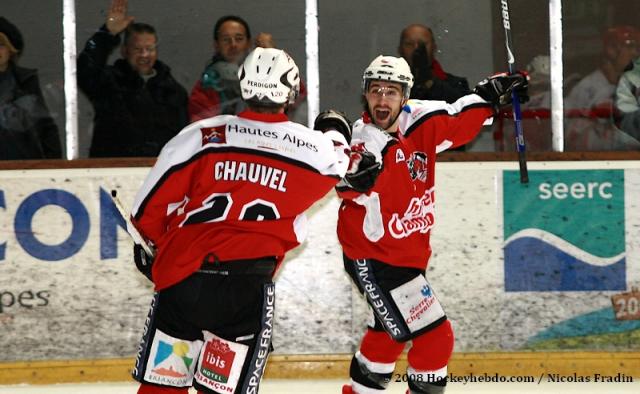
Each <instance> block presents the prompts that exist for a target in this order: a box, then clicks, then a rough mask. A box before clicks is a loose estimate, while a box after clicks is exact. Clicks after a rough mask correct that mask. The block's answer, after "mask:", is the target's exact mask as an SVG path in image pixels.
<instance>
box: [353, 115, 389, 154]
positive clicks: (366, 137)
mask: <svg viewBox="0 0 640 394" xmlns="http://www.w3.org/2000/svg"><path fill="white" fill-rule="evenodd" d="M392 140H394V138H393V137H392V136H390V135H389V134H388V133H387V132H386V131H384V130H382V129H381V128H379V127H378V126H375V125H373V124H371V123H365V122H363V121H362V119H358V120H356V121H355V122H354V123H353V134H352V138H351V146H355V145H357V144H364V147H365V149H366V150H367V151H369V152H371V153H373V154H374V155H375V156H376V160H377V161H379V162H382V151H383V149H384V148H385V147H386V146H387V145H388V144H389V142H390V141H392Z"/></svg>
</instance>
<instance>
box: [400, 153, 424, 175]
mask: <svg viewBox="0 0 640 394" xmlns="http://www.w3.org/2000/svg"><path fill="white" fill-rule="evenodd" d="M403 156H404V155H403ZM407 167H408V168H409V175H411V180H412V181H420V182H427V154H426V153H424V152H413V153H412V154H411V156H410V157H409V160H407Z"/></svg>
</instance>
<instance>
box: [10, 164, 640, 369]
mask: <svg viewBox="0 0 640 394" xmlns="http://www.w3.org/2000/svg"><path fill="white" fill-rule="evenodd" d="M639 167H640V164H639V163H638V162H637V161H613V162H606V161H600V162H595V161H594V162H546V163H545V162H536V163H530V166H529V169H530V171H531V174H530V178H531V182H530V184H529V185H528V186H522V185H519V184H518V182H517V181H514V179H517V164H516V163H501V162H482V163H476V162H474V163H440V164H438V166H437V168H438V175H437V181H436V226H435V229H434V230H433V235H432V247H433V251H434V255H433V257H432V260H431V262H430V267H429V270H428V274H427V275H428V277H429V280H430V282H431V284H432V285H433V286H434V288H435V289H436V292H437V294H438V296H439V298H440V299H441V302H442V304H443V306H444V307H445V310H446V311H447V315H448V316H449V318H450V319H451V320H452V322H453V325H454V329H455V332H456V349H455V350H456V352H457V353H460V354H461V353H464V354H471V353H475V352H500V353H497V354H502V353H503V352H506V353H507V354H509V352H522V351H525V352H528V351H536V352H543V353H541V354H543V356H542V357H545V356H544V354H549V352H557V351H571V352H593V351H595V352H600V351H603V352H616V351H638V350H640V341H639V339H638V338H639V336H640V334H639V332H640V331H639V327H640V326H639V325H638V323H639V322H640V321H639V320H638V316H637V308H638V300H637V299H635V298H634V297H633V296H631V298H626V299H625V300H626V301H621V302H622V303H621V304H618V305H616V304H615V303H613V302H612V297H615V296H620V295H621V294H625V293H627V294H633V293H631V290H632V288H633V287H637V286H638V284H639V283H640V278H639V277H640V264H639V263H640V258H639V256H638V254H639V253H640V252H639V251H640V248H639V246H640V245H638V243H639V242H640V241H639V240H640V209H638V203H637V202H636V200H638V198H637V196H638V195H640V193H639V192H640V169H639ZM147 171H148V169H147V168H103V169H95V168H94V169H65V170H8V171H2V172H0V305H1V309H0V344H1V346H2V349H4V351H3V352H2V353H1V355H0V362H7V363H21V362H23V361H25V360H31V361H35V362H37V361H43V362H44V361H51V360H67V361H64V362H73V361H74V360H86V359H91V360H98V361H100V360H103V359H104V360H110V359H121V358H124V359H127V358H129V357H132V356H133V354H134V352H135V349H136V347H137V343H138V339H139V336H140V333H141V329H142V326H143V323H144V317H145V315H146V312H147V309H148V303H149V301H150V297H151V292H152V290H151V286H150V284H149V283H148V282H147V281H146V279H145V278H144V277H143V276H142V275H140V274H139V273H138V272H137V271H136V270H135V267H134V265H133V263H132V261H131V241H130V240H129V239H128V237H127V235H126V234H125V232H124V231H123V229H122V228H120V224H121V223H119V222H118V221H117V220H116V219H115V217H114V215H113V206H112V205H111V202H110V200H109V197H108V194H109V192H110V191H111V189H117V190H118V192H119V195H120V197H121V199H122V201H123V203H124V205H125V206H127V207H129V206H130V205H131V203H132V200H133V197H134V195H135V193H136V191H137V189H138V187H139V185H140V184H141V182H142V180H143V178H144V176H145V175H146V173H147ZM338 206H339V201H338V199H337V198H336V197H335V195H334V194H333V193H330V194H329V195H328V196H327V197H326V198H325V199H323V200H322V201H320V202H319V203H317V204H316V205H315V206H314V207H313V208H312V209H311V211H310V212H309V230H310V232H309V236H308V238H307V241H306V242H305V243H304V244H303V245H302V246H301V247H300V248H298V249H296V250H295V251H293V252H291V253H290V254H289V256H288V257H287V260H286V263H285V265H284V267H283V269H282V270H281V272H280V273H279V274H278V277H277V312H276V326H275V334H274V345H275V349H276V350H275V355H278V356H283V357H284V356H285V355H287V356H289V355H291V356H296V357H297V356H302V357H304V356H306V355H314V354H349V353H351V352H353V351H354V350H355V348H356V347H357V344H358V341H359V338H360V336H361V333H362V330H363V327H364V322H365V321H366V320H367V317H368V311H367V309H366V307H365V306H364V303H363V302H362V299H361V298H360V296H359V295H358V294H357V293H355V292H354V290H353V288H352V286H351V284H350V283H349V281H348V279H347V277H346V276H345V274H344V273H343V269H342V262H341V252H340V248H339V246H338V244H337V240H336V236H335V225H336V216H337V209H338ZM558 256H560V257H558ZM523 261H525V262H526V265H522V262H523ZM519 264H520V265H519ZM540 278H542V279H540ZM585 327H588V328H589V329H588V330H587V329H585ZM488 354H489V353H488ZM491 354H494V353H491ZM513 354H514V355H515V354H516V353H513ZM607 354H608V353H607Z"/></svg>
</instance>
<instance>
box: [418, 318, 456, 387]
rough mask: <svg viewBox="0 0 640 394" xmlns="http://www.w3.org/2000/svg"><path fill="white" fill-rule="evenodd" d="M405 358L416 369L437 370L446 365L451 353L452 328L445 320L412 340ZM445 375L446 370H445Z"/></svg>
mask: <svg viewBox="0 0 640 394" xmlns="http://www.w3.org/2000/svg"><path fill="white" fill-rule="evenodd" d="M412 342H413V344H412V346H411V349H409V354H408V355H407V359H408V361H409V366H410V367H411V368H413V369H415V370H417V371H438V370H440V369H442V368H443V367H446V366H447V364H448V363H449V358H451V353H453V342H454V338H453V330H452V328H451V323H450V322H449V321H448V320H446V321H445V322H444V323H442V324H440V325H439V326H438V327H436V328H434V329H433V330H431V331H428V332H426V333H424V334H422V335H420V336H418V337H416V338H414V339H413V340H412ZM445 376H446V371H445Z"/></svg>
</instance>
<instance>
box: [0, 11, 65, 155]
mask: <svg viewBox="0 0 640 394" xmlns="http://www.w3.org/2000/svg"><path fill="white" fill-rule="evenodd" d="M23 50H24V40H23V38H22V34H21V33H20V30H18V28H17V27H16V26H15V25H14V24H13V23H11V22H10V21H9V20H7V19H6V18H4V17H1V16H0V160H26V159H45V158H47V159H49V158H51V159H54V158H61V157H62V148H61V144H60V136H59V133H58V127H57V126H56V124H55V123H54V121H53V119H52V118H51V115H50V114H49V109H48V108H47V105H46V103H45V101H44V98H43V96H42V90H41V89H40V82H39V80H38V74H37V70H35V69H29V68H24V67H20V66H18V64H17V62H18V59H19V57H20V55H21V54H22V51H23Z"/></svg>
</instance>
